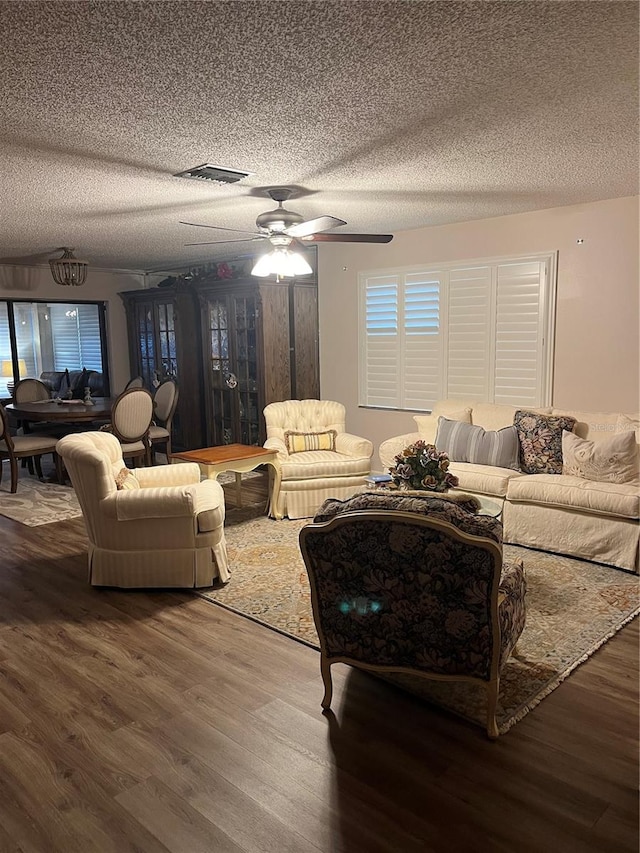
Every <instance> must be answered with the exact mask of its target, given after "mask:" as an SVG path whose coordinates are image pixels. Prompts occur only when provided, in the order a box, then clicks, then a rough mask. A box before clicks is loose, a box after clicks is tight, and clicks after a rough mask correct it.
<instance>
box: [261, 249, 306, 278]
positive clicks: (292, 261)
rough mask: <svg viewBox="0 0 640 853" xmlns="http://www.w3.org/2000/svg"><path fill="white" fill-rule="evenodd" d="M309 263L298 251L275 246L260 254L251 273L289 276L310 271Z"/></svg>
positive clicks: (262, 275)
mask: <svg viewBox="0 0 640 853" xmlns="http://www.w3.org/2000/svg"><path fill="white" fill-rule="evenodd" d="M312 272H313V270H312V269H311V267H310V265H309V264H308V263H307V261H306V260H305V258H303V256H302V255H300V254H298V252H290V251H289V250H288V249H287V248H284V247H276V248H275V249H273V251H271V252H267V254H266V255H261V256H260V257H259V258H258V260H257V261H256V263H255V265H254V267H253V269H252V270H251V275H256V276H260V277H261V278H265V277H266V276H268V275H275V276H277V277H278V278H290V277H293V276H298V275H309V273H312Z"/></svg>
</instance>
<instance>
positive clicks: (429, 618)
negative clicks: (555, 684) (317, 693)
mask: <svg viewBox="0 0 640 853" xmlns="http://www.w3.org/2000/svg"><path fill="white" fill-rule="evenodd" d="M477 507H478V502H477V501H476V499H475V498H473V497H471V498H470V504H466V505H460V504H459V503H455V502H453V501H451V500H446V499H444V498H442V497H440V498H438V497H435V496H433V497H431V496H429V497H402V496H395V495H394V496H389V495H379V494H374V493H364V494H360V495H357V496H356V497H353V498H351V499H350V500H347V501H336V500H328V501H326V502H325V503H324V504H323V506H322V507H321V508H320V510H319V512H318V513H317V514H316V516H315V518H314V521H313V524H308V525H307V526H306V527H303V529H302V530H301V531H300V547H301V550H302V554H303V557H304V561H305V564H306V567H307V572H308V575H309V581H310V585H311V601H312V608H313V617H314V620H315V624H316V628H317V631H318V636H319V638H320V656H321V657H320V668H321V673H322V678H323V681H324V687H325V693H324V697H323V699H322V707H323V708H325V709H327V708H329V706H330V704H331V694H332V682H331V665H332V664H334V663H338V662H341V663H347V664H350V665H351V666H354V667H359V668H362V669H365V670H369V671H371V672H374V673H377V674H379V675H383V677H386V678H389V679H390V680H393V681H394V682H395V683H400V686H402V687H405V688H407V689H409V690H411V691H412V692H416V693H418V694H420V687H421V685H424V679H436V680H440V681H458V680H460V681H472V682H477V683H478V684H482V685H484V686H485V688H486V690H487V733H488V735H489V737H491V738H495V737H497V736H498V726H497V723H496V707H497V702H498V691H499V687H500V671H501V670H502V668H503V666H504V664H505V663H506V661H507V659H508V658H509V655H510V654H511V652H512V650H513V649H514V648H515V645H516V642H517V640H518V638H519V636H520V634H521V633H522V630H523V628H524V624H525V592H526V582H525V576H524V569H523V566H522V563H521V562H519V561H517V562H514V563H511V564H506V563H503V559H502V524H501V522H500V521H498V520H497V519H495V518H492V517H489V516H482V515H477V514H476V513H475V511H473V510H475V509H477Z"/></svg>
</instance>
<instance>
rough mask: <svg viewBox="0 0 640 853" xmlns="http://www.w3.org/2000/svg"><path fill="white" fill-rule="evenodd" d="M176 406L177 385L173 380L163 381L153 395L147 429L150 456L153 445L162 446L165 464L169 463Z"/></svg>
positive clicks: (153, 448)
mask: <svg viewBox="0 0 640 853" xmlns="http://www.w3.org/2000/svg"><path fill="white" fill-rule="evenodd" d="M177 405H178V384H177V383H176V381H175V379H165V381H164V382H162V383H161V384H160V385H159V386H158V387H157V388H156V392H155V394H154V395H153V422H152V423H151V426H150V427H149V440H150V441H151V451H152V456H153V455H154V454H153V451H154V450H155V445H164V452H165V454H166V456H167V462H171V427H172V422H173V416H174V414H175V411H176V407H177ZM156 421H159V422H160V423H156Z"/></svg>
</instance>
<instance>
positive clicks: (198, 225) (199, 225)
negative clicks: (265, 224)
mask: <svg viewBox="0 0 640 853" xmlns="http://www.w3.org/2000/svg"><path fill="white" fill-rule="evenodd" d="M179 221H180V225H194V226H195V227H196V228H215V229H216V231H235V233H236V234H256V233H257V232H256V231H245V230H244V228H225V227H224V225H203V224H202V222H183V221H182V219H181V220H179Z"/></svg>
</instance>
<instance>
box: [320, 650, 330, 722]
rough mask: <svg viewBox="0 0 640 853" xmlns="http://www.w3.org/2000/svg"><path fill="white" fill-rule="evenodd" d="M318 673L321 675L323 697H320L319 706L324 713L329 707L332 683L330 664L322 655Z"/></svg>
mask: <svg viewBox="0 0 640 853" xmlns="http://www.w3.org/2000/svg"><path fill="white" fill-rule="evenodd" d="M320 672H321V673H322V682H323V684H324V696H323V697H322V703H321V704H322V707H323V709H324V710H325V711H326V710H328V709H329V707H330V706H331V697H332V696H333V682H332V680H331V664H330V663H329V661H328V660H327V658H326V657H325V656H324V655H323V654H321V655H320Z"/></svg>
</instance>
